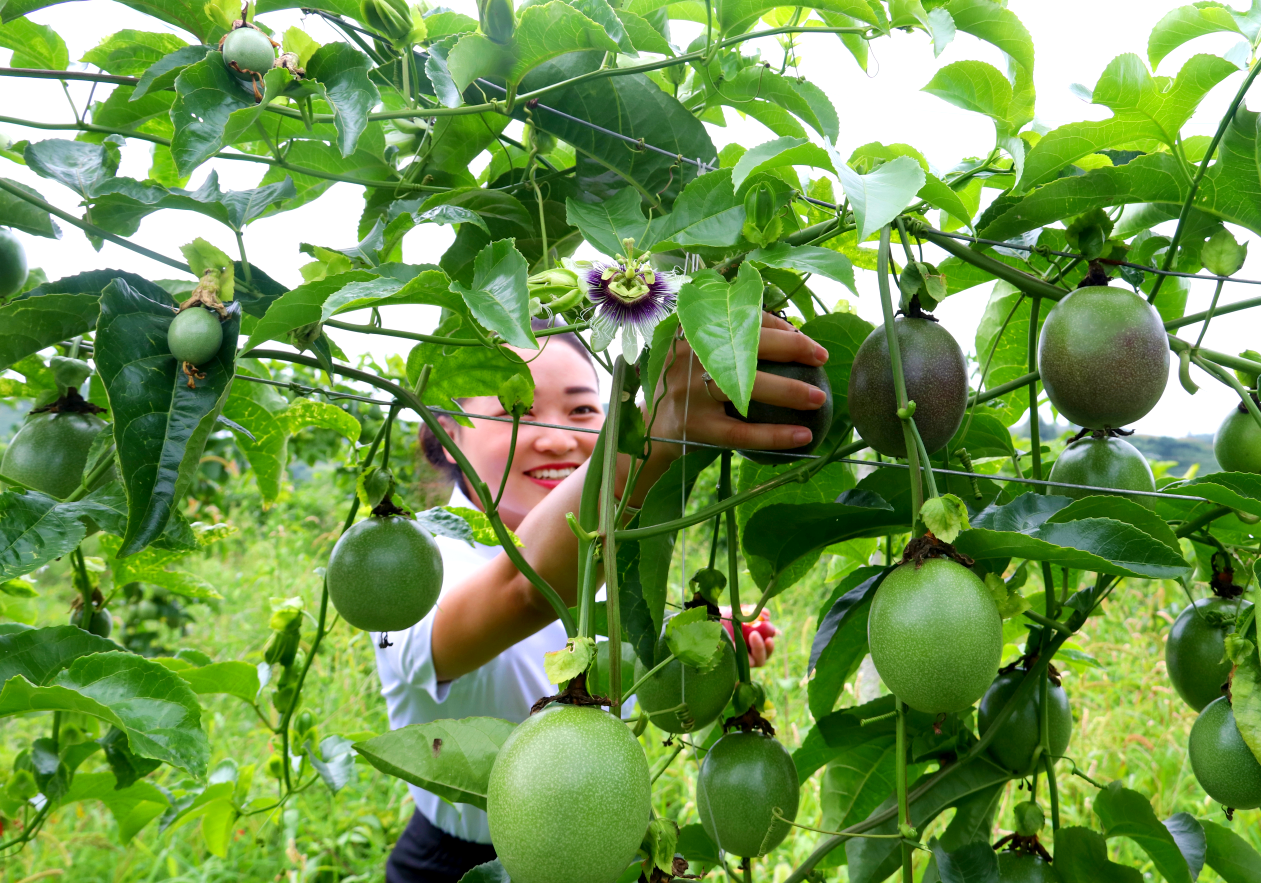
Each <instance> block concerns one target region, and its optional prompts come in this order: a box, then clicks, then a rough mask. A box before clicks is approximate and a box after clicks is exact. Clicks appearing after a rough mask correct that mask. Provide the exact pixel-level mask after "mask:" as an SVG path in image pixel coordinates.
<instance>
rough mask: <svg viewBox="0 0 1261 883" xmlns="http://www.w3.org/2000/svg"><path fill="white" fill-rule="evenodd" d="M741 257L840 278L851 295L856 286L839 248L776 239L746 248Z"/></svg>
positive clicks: (856, 292) (851, 271) (755, 261)
mask: <svg viewBox="0 0 1261 883" xmlns="http://www.w3.org/2000/svg"><path fill="white" fill-rule="evenodd" d="M745 260H748V261H753V262H754V263H758V264H763V265H764V266H767V267H782V268H784V269H786V270H797V271H799V272H803V273H815V274H817V275H819V276H823V277H825V278H828V279H832V280H834V281H836V282H840V283H841V284H842V285H844V286H845V287H846V288H848V289H849V290H850V291H852V292H854V295H855V296H857V295H858V289H857V288H856V287H855V284H854V264H853V263H852V262H851V261H850V259H849V258H847V257H845V255H843V254H841V253H840V252H836V251H832V249H830V248H820V247H819V246H817V245H797V246H792V245H788V244H787V243H784V242H777V243H775V244H774V245H768V246H766V247H765V248H758V249H754V250H753V251H751V252H749V254H748V255H747V256H746V257H745Z"/></svg>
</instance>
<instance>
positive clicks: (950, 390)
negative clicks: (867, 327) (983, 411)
mask: <svg viewBox="0 0 1261 883" xmlns="http://www.w3.org/2000/svg"><path fill="white" fill-rule="evenodd" d="M894 327H895V328H896V329H897V334H898V349H899V351H900V352H901V355H902V374H903V376H904V378H905V380H906V395H907V398H908V399H909V400H910V401H913V402H915V426H916V428H918V429H919V434H920V437H921V438H923V439H924V447H925V448H927V450H928V453H930V454H931V453H933V452H934V451H938V450H941V448H942V447H944V446H945V444H946V442H948V441H950V439H951V438H953V437H954V434H955V433H956V432H957V431H958V430H959V425H960V424H961V423H962V422H963V413H964V411H965V410H966V409H967V406H968V363H967V360H966V359H964V357H963V350H961V349H959V344H958V343H956V342H955V339H954V338H953V337H951V336H950V332H949V331H947V330H946V329H945V328H942V327H941V325H939V324H938V323H937V322H934V321H933V320H931V319H924V318H910V317H905V316H902V317H898V318H897V319H894ZM848 401H849V415H850V419H851V420H853V421H854V428H855V429H856V430H857V431H858V434H859V435H860V436H861V437H862V440H863V441H865V442H866V443H867V444H869V445H871V446H872V447H873V448H875V449H876V450H877V451H879V452H880V453H882V454H884V455H885V456H886V457H905V456H906V443H905V441H904V439H903V437H902V421H901V420H899V419H898V405H897V395H896V393H895V392H894V389H893V367H892V363H891V362H890V360H889V342H888V340H887V338H886V337H885V331H884V326H883V325H882V326H880V327H879V328H877V329H876V330H875V331H873V332H871V334H869V335H867V339H866V340H864V341H863V343H862V346H860V347H859V348H858V352H857V353H856V354H855V355H854V366H853V368H852V369H851V371H850V375H849V399H848Z"/></svg>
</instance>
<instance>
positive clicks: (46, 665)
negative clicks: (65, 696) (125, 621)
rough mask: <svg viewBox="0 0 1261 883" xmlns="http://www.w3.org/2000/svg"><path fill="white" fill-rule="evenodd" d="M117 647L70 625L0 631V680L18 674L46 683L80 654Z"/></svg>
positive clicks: (34, 681)
mask: <svg viewBox="0 0 1261 883" xmlns="http://www.w3.org/2000/svg"><path fill="white" fill-rule="evenodd" d="M117 649H118V645H117V644H115V643H114V642H113V641H110V640H107V639H105V638H100V637H97V636H96V635H94V634H92V633H90V632H86V631H84V630H83V629H81V628H79V627H78V626H73V625H61V626H53V627H51V628H42V629H27V630H25V631H20V632H14V633H12V634H5V635H0V684H3V683H4V682H5V681H7V680H9V678H12V677H17V676H18V675H21V676H22V677H24V678H26V679H27V680H28V681H30V682H31V683H33V684H46V683H48V682H49V681H51V680H52V679H53V677H55V676H56V675H57V673H58V672H60V671H62V670H63V669H66V668H69V667H70V665H71V664H72V663H73V662H74V661H75V660H76V659H78V658H79V657H81V656H88V655H90V654H92V653H108V652H109V651H111V650H117Z"/></svg>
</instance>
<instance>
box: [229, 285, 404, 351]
mask: <svg viewBox="0 0 1261 883" xmlns="http://www.w3.org/2000/svg"><path fill="white" fill-rule="evenodd" d="M381 281H382V280H381V277H379V276H377V275H376V274H374V273H371V272H368V271H367V270H352V271H351V272H349V273H340V274H338V275H336V276H329V277H327V278H324V279H317V280H316V281H314V282H308V283H306V284H305V285H299V286H298V287H297V288H294V289H291V290H290V291H287V292H285V293H284V294H282V295H281V296H280V297H279V298H277V299H276V300H274V301H272V303H271V305H270V306H269V307H268V308H267V313H266V315H264V316H263V317H262V318H261V319H260V320H259V321H258V324H256V325H255V326H254V330H253V331H252V332H251V333H250V338H249V340H247V341H246V342H245V346H244V347H242V352H249V351H250V350H252V349H254V347H256V346H258V345H259V344H261V343H263V342H264V341H268V340H285V339H286V337H287V336H288V334H289V332H291V331H294V330H296V329H298V328H302V327H303V326H305V325H311V324H313V323H315V322H319V321H321V320H322V319H323V318H324V317H323V307H324V302H325V301H326V300H328V298H329V297H331V296H332V295H333V294H334V293H336V292H338V291H340V290H341V289H342V288H344V287H346V286H347V285H350V284H351V283H356V282H381ZM393 281H394V280H388V283H384V284H387V285H388V284H389V283H393Z"/></svg>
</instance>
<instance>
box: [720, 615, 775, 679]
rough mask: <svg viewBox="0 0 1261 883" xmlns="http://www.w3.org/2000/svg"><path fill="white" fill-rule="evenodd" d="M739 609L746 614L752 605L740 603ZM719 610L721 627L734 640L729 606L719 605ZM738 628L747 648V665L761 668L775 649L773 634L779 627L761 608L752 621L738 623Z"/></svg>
mask: <svg viewBox="0 0 1261 883" xmlns="http://www.w3.org/2000/svg"><path fill="white" fill-rule="evenodd" d="M741 609H742V611H743V613H744V615H746V616H747V615H748V614H750V613H752V612H753V605H751V604H742V605H741ZM719 610H720V611H721V613H722V617H723V619H722V627H723V628H725V629H726V630H727V635H728V636H729V637H730V638H731V640H733V641H734V640H735V639H736V633H735V629H734V628H733V627H732V622H731V608H730V607H720V608H719ZM740 630H741V631H742V632H744V644H745V646H746V647H748V648H749V667H750V668H761V667H762V666H764V665H766V660H768V659H770V657H771V653H773V652H774V651H775V636H776V635H778V634H779V629H777V628H776V627H775V625H774V624H773V623H772V622H771V617H770V614H769V613H767V612H766V611H765V610H763V611H762V612H761V613H759V614H758V617H757V619H755V620H753V622H742V623H740Z"/></svg>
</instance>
